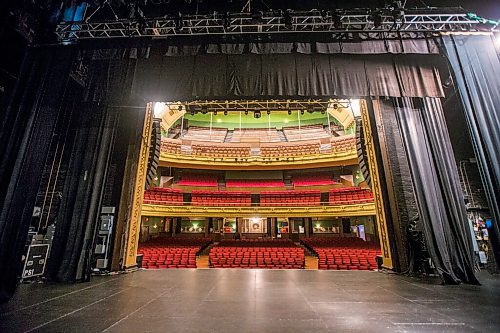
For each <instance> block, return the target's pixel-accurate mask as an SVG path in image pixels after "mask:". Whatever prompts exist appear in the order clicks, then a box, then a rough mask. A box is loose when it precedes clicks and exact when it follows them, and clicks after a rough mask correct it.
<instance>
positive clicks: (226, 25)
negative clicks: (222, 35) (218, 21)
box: [222, 13, 231, 30]
mask: <svg viewBox="0 0 500 333" xmlns="http://www.w3.org/2000/svg"><path fill="white" fill-rule="evenodd" d="M222 26H223V27H224V29H225V30H227V29H229V28H230V27H231V15H230V14H229V13H225V14H224V16H223V17H222Z"/></svg>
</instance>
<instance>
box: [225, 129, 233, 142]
mask: <svg viewBox="0 0 500 333" xmlns="http://www.w3.org/2000/svg"><path fill="white" fill-rule="evenodd" d="M233 133H234V131H233V130H228V131H227V133H226V137H225V138H224V142H231V140H232V139H233Z"/></svg>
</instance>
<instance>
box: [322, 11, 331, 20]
mask: <svg viewBox="0 0 500 333" xmlns="http://www.w3.org/2000/svg"><path fill="white" fill-rule="evenodd" d="M329 18H330V12H329V11H327V10H324V9H323V10H322V11H321V21H322V22H328V19H329Z"/></svg>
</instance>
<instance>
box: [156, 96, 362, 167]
mask: <svg viewBox="0 0 500 333" xmlns="http://www.w3.org/2000/svg"><path fill="white" fill-rule="evenodd" d="M352 105H354V104H353V102H352V101H340V100H339V101H330V100H318V101H224V102H221V101H205V102H203V101H198V102H193V103H187V104H180V103H177V104H175V103H173V104H172V103H171V104H165V106H164V109H165V111H164V113H163V116H161V118H162V128H163V135H162V144H161V155H160V165H163V166H169V167H178V168H197V169H246V170H249V169H250V170H252V169H253V170H259V169H267V170H269V169H274V170H277V169H285V168H286V169H304V168H317V167H326V166H336V165H352V164H356V163H357V154H356V139H355V135H354V132H355V122H354V115H353V111H352V109H353V106H352ZM285 110H286V111H285Z"/></svg>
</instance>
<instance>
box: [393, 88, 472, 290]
mask: <svg viewBox="0 0 500 333" xmlns="http://www.w3.org/2000/svg"><path fill="white" fill-rule="evenodd" d="M422 103H423V106H422V107H421V108H420V107H414V105H413V102H412V100H411V99H409V98H403V99H400V100H399V101H398V100H396V105H395V106H396V107H395V112H396V115H397V119H398V124H399V127H400V129H401V135H402V138H403V143H404V146H405V150H406V154H407V158H408V162H409V165H410V170H411V173H412V182H413V187H414V191H415V196H416V200H417V207H418V212H419V219H420V221H421V223H422V225H423V229H424V232H425V236H426V241H427V245H428V249H429V252H430V254H431V256H432V259H433V262H434V264H435V266H436V269H437V271H438V274H439V275H440V276H441V278H442V280H443V282H445V283H448V284H457V283H460V282H465V283H471V284H479V282H478V281H477V279H476V277H475V275H474V259H473V250H472V239H471V238H470V230H469V228H468V224H467V223H468V222H467V212H466V210H465V201H464V199H463V195H462V191H461V189H460V182H459V179H458V171H457V168H456V164H455V158H454V156H453V151H452V148H451V143H450V139H449V135H448V131H447V128H446V122H445V120H444V115H443V111H442V107H441V102H440V100H439V99H437V98H424V99H423V101H422Z"/></svg>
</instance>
